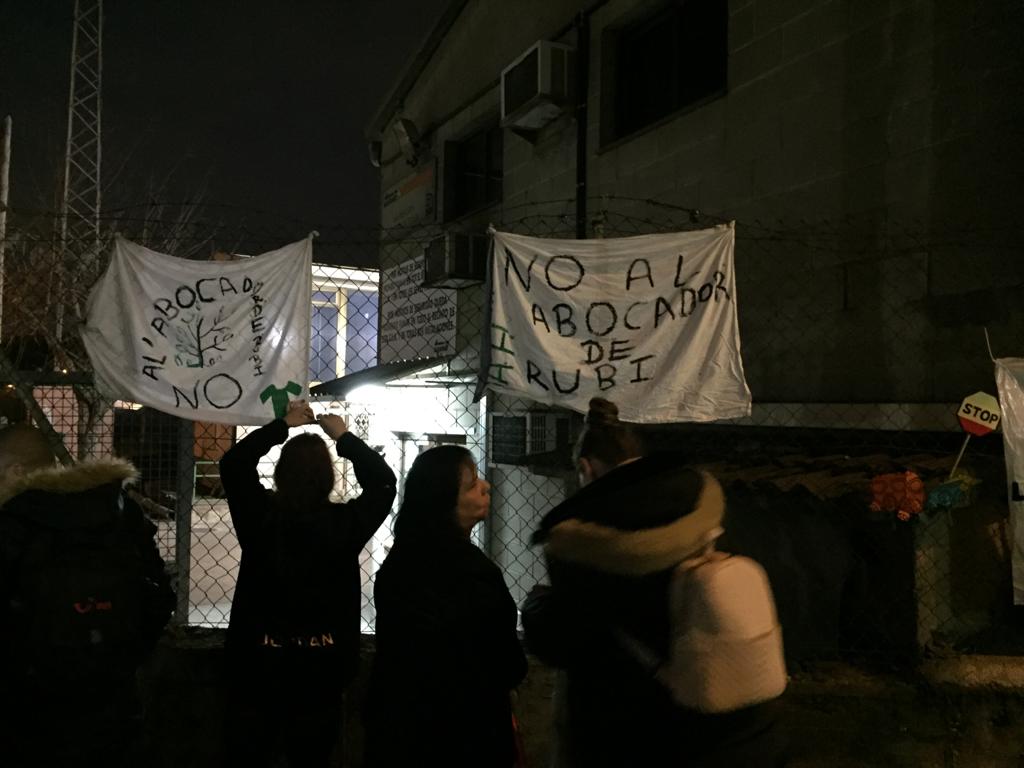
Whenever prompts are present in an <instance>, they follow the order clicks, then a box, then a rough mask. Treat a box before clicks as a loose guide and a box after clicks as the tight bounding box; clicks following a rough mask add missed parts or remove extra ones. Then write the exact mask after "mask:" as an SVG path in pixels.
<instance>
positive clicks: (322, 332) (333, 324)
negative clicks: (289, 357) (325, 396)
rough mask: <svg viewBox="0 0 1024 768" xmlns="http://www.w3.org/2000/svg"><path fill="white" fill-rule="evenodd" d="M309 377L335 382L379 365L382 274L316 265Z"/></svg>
mask: <svg viewBox="0 0 1024 768" xmlns="http://www.w3.org/2000/svg"><path fill="white" fill-rule="evenodd" d="M313 285H314V289H313V295H312V302H313V306H312V311H311V313H310V319H311V326H312V328H311V336H310V344H309V380H310V382H311V384H319V383H322V382H325V381H333V380H334V379H337V378H339V377H341V376H345V375H347V374H350V373H356V372H357V371H361V370H363V369H364V368H370V367H372V366H374V365H376V363H377V328H378V321H377V314H378V311H377V310H378V293H377V281H376V274H375V273H369V272H362V271H356V270H348V269H343V268H338V267H329V266H326V265H320V264H317V265H314V267H313Z"/></svg>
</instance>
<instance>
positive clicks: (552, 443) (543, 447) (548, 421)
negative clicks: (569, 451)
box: [526, 411, 569, 454]
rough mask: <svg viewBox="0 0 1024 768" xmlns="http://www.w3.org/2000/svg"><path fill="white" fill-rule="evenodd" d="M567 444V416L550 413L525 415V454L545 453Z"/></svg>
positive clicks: (538, 412) (541, 412)
mask: <svg viewBox="0 0 1024 768" xmlns="http://www.w3.org/2000/svg"><path fill="white" fill-rule="evenodd" d="M568 444H569V415H568V414H564V413H554V412H551V411H530V412H529V413H527V414H526V452H527V453H528V454H530V453H546V452H547V451H553V450H555V449H556V448H558V447H559V446H560V445H568Z"/></svg>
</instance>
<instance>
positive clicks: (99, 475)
mask: <svg viewBox="0 0 1024 768" xmlns="http://www.w3.org/2000/svg"><path fill="white" fill-rule="evenodd" d="M138 476H139V473H138V471H137V470H136V469H135V467H134V466H133V465H132V463H131V462H129V461H125V460H124V459H97V460H95V461H83V462H80V463H78V464H72V465H70V466H66V467H46V468H45V469H37V470H35V471H34V472H29V473H28V474H27V475H24V476H22V477H19V478H18V479H17V480H15V481H14V482H12V483H10V484H9V485H6V486H4V487H3V488H2V489H0V505H2V504H5V503H6V502H7V501H9V500H10V499H13V498H14V497H15V496H18V495H19V494H22V493H25V492H26V491H42V492H44V493H79V492H81V491H89V490H92V489H93V488H100V487H102V486H104V485H109V484H110V483H114V482H120V483H121V484H122V485H127V484H128V483H131V482H134V481H135V480H136V479H138Z"/></svg>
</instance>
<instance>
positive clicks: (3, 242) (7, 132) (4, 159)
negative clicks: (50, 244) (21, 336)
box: [0, 115, 12, 343]
mask: <svg viewBox="0 0 1024 768" xmlns="http://www.w3.org/2000/svg"><path fill="white" fill-rule="evenodd" d="M11 130H12V127H11V116H10V115H8V116H7V117H5V118H4V148H3V155H2V156H0V343H2V342H3V337H4V332H3V327H4V254H5V252H6V250H7V199H8V197H9V195H10V191H11V187H10V180H11Z"/></svg>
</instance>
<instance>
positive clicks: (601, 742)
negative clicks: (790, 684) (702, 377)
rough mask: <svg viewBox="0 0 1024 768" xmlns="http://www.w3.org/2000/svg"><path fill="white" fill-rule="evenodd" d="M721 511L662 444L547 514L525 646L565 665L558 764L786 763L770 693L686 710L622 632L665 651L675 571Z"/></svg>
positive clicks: (759, 767)
mask: <svg viewBox="0 0 1024 768" xmlns="http://www.w3.org/2000/svg"><path fill="white" fill-rule="evenodd" d="M706 486H713V488H714V492H713V493H705V492H704V489H705V487H706ZM723 509H724V504H723V502H722V497H721V494H720V491H719V490H718V485H717V482H716V481H715V480H714V479H713V478H711V477H710V476H708V475H704V474H702V473H699V472H695V471H692V470H687V469H686V468H685V467H684V466H683V465H682V464H681V462H680V460H679V459H678V457H675V456H672V455H667V454H663V455H657V456H650V457H645V458H642V459H639V460H637V461H635V462H632V463H629V464H625V465H622V466H620V467H617V468H616V469H614V470H612V471H611V472H609V473H608V474H606V475H604V476H602V477H601V478H599V479H598V480H596V481H594V482H593V483H591V484H589V485H588V486H586V487H585V488H583V489H582V490H581V491H580V492H579V493H577V494H576V495H575V496H573V497H571V498H569V499H567V500H566V501H565V502H563V503H562V504H560V505H559V506H557V507H556V508H555V509H554V510H552V511H551V512H550V513H549V514H548V515H547V516H546V517H545V519H544V520H543V521H542V523H541V527H540V530H539V531H538V532H537V534H536V535H535V541H542V542H545V551H546V554H547V558H548V571H549V576H550V580H551V587H550V589H548V590H546V591H543V590H536V591H534V592H533V593H531V596H530V598H528V599H527V602H526V604H525V605H524V606H523V628H524V630H525V634H526V645H527V648H528V649H529V650H530V651H531V652H532V653H535V654H536V655H537V656H538V657H539V658H540V659H541V660H542V661H544V662H545V663H548V664H551V665H553V666H556V667H560V668H561V669H563V670H564V675H563V678H562V682H563V684H564V690H561V691H559V692H558V694H557V695H556V698H557V699H558V701H556V715H555V719H556V733H557V735H558V739H557V741H558V745H559V755H560V761H559V762H560V765H561V766H563V768H564V767H569V768H601V767H602V766H607V767H608V768H612V767H614V768H621V767H622V766H644V767H645V768H658V767H659V766H665V768H668V767H669V766H671V768H680V767H681V766H693V767H696V766H700V768H710V767H711V766H715V768H719V767H721V768H725V767H726V766H729V767H733V766H735V767H738V766H743V767H744V768H768V766H772V767H773V768H774V766H779V765H782V764H783V763H782V757H781V749H782V746H783V745H782V742H781V740H780V738H779V736H778V733H777V728H776V726H775V722H774V715H773V711H774V706H775V705H774V703H768V704H761V705H757V706H754V707H749V708H747V709H743V710H739V711H737V712H731V713H727V714H716V715H707V714H701V713H698V712H695V711H690V710H685V709H683V708H682V707H680V706H678V705H676V704H675V703H674V701H673V700H672V697H671V695H670V694H669V692H668V690H667V688H665V687H664V686H663V685H662V684H661V683H659V682H657V681H656V680H654V679H653V678H652V677H651V676H650V675H649V674H648V673H647V672H646V671H645V670H644V669H643V668H642V667H641V665H640V664H639V663H638V661H637V660H636V659H635V658H634V657H633V656H632V655H631V654H629V653H628V652H627V651H626V650H625V649H624V647H623V646H622V644H621V642H620V641H617V640H616V639H615V633H616V632H617V631H621V630H624V631H625V632H626V633H628V634H629V635H631V636H632V637H635V638H637V639H639V640H641V641H642V642H643V643H644V645H646V646H647V647H648V648H650V649H652V650H653V651H654V652H655V653H656V654H658V655H659V656H660V657H661V658H663V659H664V658H666V657H667V655H668V651H669V643H670V634H669V633H670V621H669V615H668V604H669V603H668V588H669V581H670V578H671V575H672V570H673V568H674V566H675V565H676V564H677V563H679V562H681V561H682V560H684V559H685V558H686V557H688V556H691V555H693V554H695V553H696V552H697V551H699V549H700V540H701V537H702V536H703V535H704V534H706V533H707V532H708V531H710V530H712V529H714V528H716V527H717V526H718V525H719V523H720V521H721V519H722V514H723ZM637 534H639V535H637ZM627 542H628V543H627Z"/></svg>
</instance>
